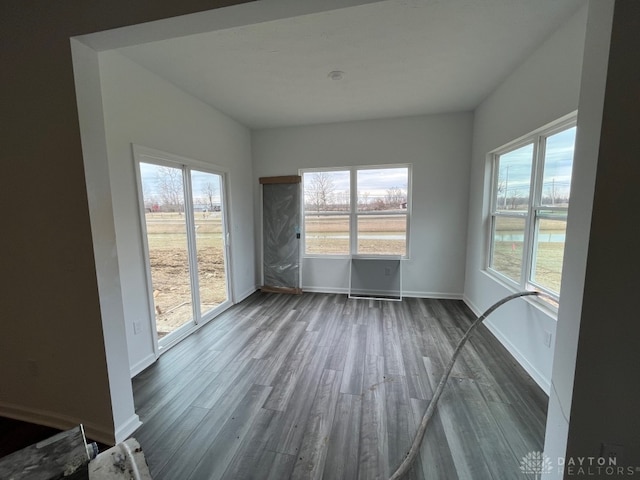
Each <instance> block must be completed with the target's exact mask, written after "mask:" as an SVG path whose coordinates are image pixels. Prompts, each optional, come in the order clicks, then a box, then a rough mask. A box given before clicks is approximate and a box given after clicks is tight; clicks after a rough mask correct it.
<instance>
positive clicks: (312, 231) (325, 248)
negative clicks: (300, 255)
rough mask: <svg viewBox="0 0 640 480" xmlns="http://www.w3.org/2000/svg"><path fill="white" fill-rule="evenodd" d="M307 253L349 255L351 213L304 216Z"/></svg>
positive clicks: (307, 214) (306, 214) (308, 214)
mask: <svg viewBox="0 0 640 480" xmlns="http://www.w3.org/2000/svg"><path fill="white" fill-rule="evenodd" d="M304 231H305V237H304V246H305V253H312V254H333V255H349V215H327V214H322V213H317V214H310V213H305V216H304Z"/></svg>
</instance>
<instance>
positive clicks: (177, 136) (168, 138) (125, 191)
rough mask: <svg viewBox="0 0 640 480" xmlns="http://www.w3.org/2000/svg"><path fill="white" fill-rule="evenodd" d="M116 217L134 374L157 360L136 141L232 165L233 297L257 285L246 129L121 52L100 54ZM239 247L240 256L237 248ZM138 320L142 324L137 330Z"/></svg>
mask: <svg viewBox="0 0 640 480" xmlns="http://www.w3.org/2000/svg"><path fill="white" fill-rule="evenodd" d="M99 58H100V78H101V84H102V100H103V108H104V118H105V130H106V139H107V152H108V158H109V176H110V178H111V190H112V194H111V197H112V199H113V217H114V220H115V230H116V238H117V251H118V262H119V266H120V276H119V281H120V284H121V286H122V301H123V305H124V316H125V325H126V332H127V342H128V346H129V361H130V365H131V370H132V373H133V374H135V373H137V372H139V371H140V370H141V369H142V368H145V367H146V366H148V365H149V363H150V362H153V361H154V360H155V353H154V348H153V347H154V339H153V335H152V322H154V321H155V315H154V314H153V313H152V312H150V309H149V302H148V294H147V284H146V266H145V263H144V257H143V251H142V232H141V226H140V213H139V212H140V210H139V206H138V193H137V186H136V181H135V164H134V159H133V154H132V147H131V145H132V144H137V145H142V146H145V147H150V148H154V149H156V150H161V151H164V152H168V153H173V154H176V155H180V156H182V157H187V158H190V159H193V160H196V161H199V162H206V163H210V164H213V165H216V166H218V167H219V168H222V169H224V170H226V171H228V183H229V185H228V192H229V194H230V199H229V200H230V202H229V209H228V213H229V226H230V233H231V259H230V271H231V277H232V281H233V284H232V290H233V292H234V294H235V299H236V301H237V300H240V299H242V298H244V297H245V296H247V295H248V294H250V293H252V292H253V291H254V290H255V286H256V284H255V273H254V265H255V259H254V257H253V252H254V251H255V245H254V231H253V225H254V222H253V198H252V197H251V195H247V192H251V191H252V182H253V176H252V173H251V172H252V165H251V143H250V142H251V138H250V134H249V130H248V129H247V128H245V127H243V126H242V125H240V124H238V123H237V122H235V121H234V120H232V119H230V118H229V117H227V116H225V115H223V114H222V113H220V112H218V111H216V110H214V109H213V108H212V107H210V106H208V105H206V104H204V103H202V102H201V101H200V100H197V99H195V98H194V97H191V96H190V95H188V94H186V93H184V92H183V91H181V90H179V89H177V88H176V87H174V86H173V85H171V84H170V83H168V82H167V81H165V80H163V79H161V78H159V77H158V76H156V75H154V74H152V73H151V72H149V71H148V70H145V69H144V68H142V67H140V66H139V65H137V64H135V63H134V62H132V61H131V60H129V59H128V58H126V57H124V56H122V55H121V54H119V53H118V52H116V51H113V50H112V51H106V52H102V53H100V54H99ZM234 253H235V255H234ZM133 322H140V323H141V325H142V329H141V330H140V331H138V332H137V333H134V330H133Z"/></svg>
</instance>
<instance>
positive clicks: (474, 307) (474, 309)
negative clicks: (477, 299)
mask: <svg viewBox="0 0 640 480" xmlns="http://www.w3.org/2000/svg"><path fill="white" fill-rule="evenodd" d="M462 301H463V302H464V303H465V304H466V305H467V307H469V308H470V309H471V311H472V312H473V313H474V314H475V315H476V317H479V316H480V315H482V311H481V310H480V309H479V308H478V307H477V305H476V304H475V303H473V302H472V301H471V299H470V298H469V297H467V296H466V295H463V296H462Z"/></svg>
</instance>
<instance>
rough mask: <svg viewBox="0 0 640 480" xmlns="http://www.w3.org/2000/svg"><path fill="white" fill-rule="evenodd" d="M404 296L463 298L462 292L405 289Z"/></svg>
mask: <svg viewBox="0 0 640 480" xmlns="http://www.w3.org/2000/svg"><path fill="white" fill-rule="evenodd" d="M402 297H403V298H404V297H411V298H430V299H435V300H462V293H444V292H417V291H406V290H405V291H403V292H402Z"/></svg>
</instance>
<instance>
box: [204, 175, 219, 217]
mask: <svg viewBox="0 0 640 480" xmlns="http://www.w3.org/2000/svg"><path fill="white" fill-rule="evenodd" d="M202 194H203V195H204V196H205V197H207V201H208V203H209V211H210V212H212V211H213V199H214V198H218V197H219V196H220V190H219V188H218V185H216V184H214V183H213V182H207V183H205V184H204V185H203V186H202Z"/></svg>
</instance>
